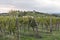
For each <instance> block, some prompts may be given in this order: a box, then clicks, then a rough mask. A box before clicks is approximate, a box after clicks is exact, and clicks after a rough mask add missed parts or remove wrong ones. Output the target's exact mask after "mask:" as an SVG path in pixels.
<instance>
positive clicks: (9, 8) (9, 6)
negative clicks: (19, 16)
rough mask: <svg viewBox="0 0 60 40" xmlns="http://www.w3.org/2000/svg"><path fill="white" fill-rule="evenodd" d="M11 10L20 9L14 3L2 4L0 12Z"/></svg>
mask: <svg viewBox="0 0 60 40" xmlns="http://www.w3.org/2000/svg"><path fill="white" fill-rule="evenodd" d="M10 10H18V9H17V7H15V6H13V5H0V13H2V12H8V11H10Z"/></svg>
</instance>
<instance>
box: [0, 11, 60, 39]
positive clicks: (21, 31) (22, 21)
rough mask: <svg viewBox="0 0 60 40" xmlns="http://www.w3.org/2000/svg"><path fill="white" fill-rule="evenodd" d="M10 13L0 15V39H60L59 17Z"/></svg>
mask: <svg viewBox="0 0 60 40" xmlns="http://www.w3.org/2000/svg"><path fill="white" fill-rule="evenodd" d="M13 13H14V14H13ZM24 13H26V12H24ZM12 15H13V16H12ZM12 15H11V13H10V14H9V16H0V40H60V34H59V33H60V17H54V16H47V17H42V16H40V15H39V16H35V15H36V14H31V15H30V14H28V13H27V15H25V14H24V16H20V15H19V16H17V12H12Z"/></svg>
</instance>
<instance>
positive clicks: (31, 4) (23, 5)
mask: <svg viewBox="0 0 60 40" xmlns="http://www.w3.org/2000/svg"><path fill="white" fill-rule="evenodd" d="M9 10H36V11H41V12H47V13H55V12H56V13H60V0H0V12H8V11H9Z"/></svg>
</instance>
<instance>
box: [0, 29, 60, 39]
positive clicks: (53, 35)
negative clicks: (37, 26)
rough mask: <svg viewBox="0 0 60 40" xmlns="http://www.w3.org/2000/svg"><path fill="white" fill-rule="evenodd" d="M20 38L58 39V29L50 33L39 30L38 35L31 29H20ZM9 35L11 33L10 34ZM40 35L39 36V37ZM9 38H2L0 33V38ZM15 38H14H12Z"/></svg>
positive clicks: (59, 36)
mask: <svg viewBox="0 0 60 40" xmlns="http://www.w3.org/2000/svg"><path fill="white" fill-rule="evenodd" d="M20 34H21V35H20V36H21V37H20V38H21V40H60V30H59V31H58V30H56V31H53V32H52V33H50V32H46V30H45V29H44V30H42V29H41V30H40V31H39V36H37V35H35V32H33V31H32V30H30V31H28V30H23V29H22V30H21V33H20ZM10 36H11V35H10ZM40 36H41V37H40ZM10 39H11V38H8V37H5V38H3V36H2V35H0V40H10ZM14 40H15V39H14Z"/></svg>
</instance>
